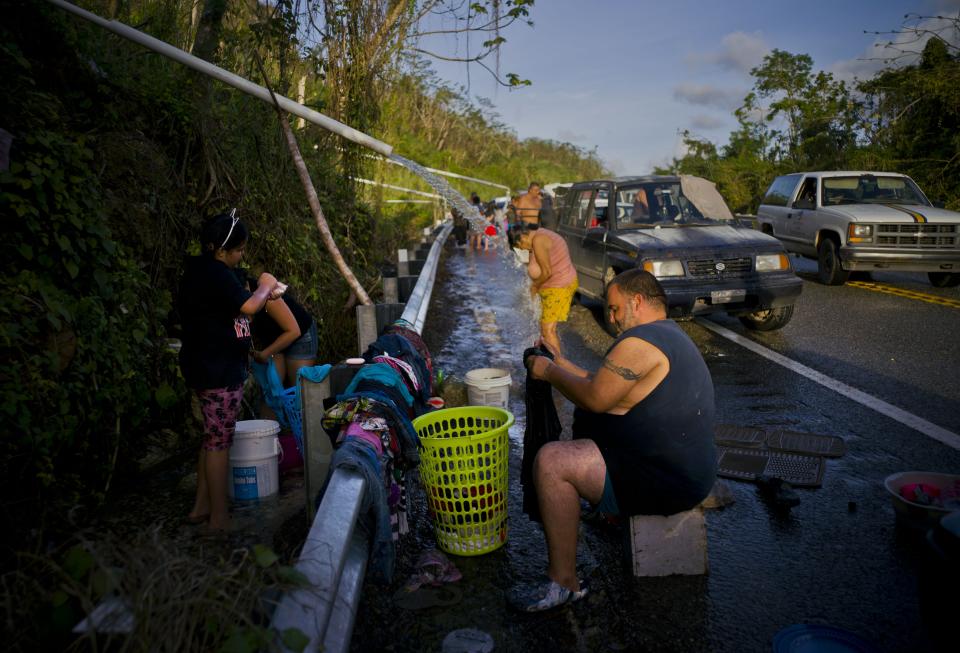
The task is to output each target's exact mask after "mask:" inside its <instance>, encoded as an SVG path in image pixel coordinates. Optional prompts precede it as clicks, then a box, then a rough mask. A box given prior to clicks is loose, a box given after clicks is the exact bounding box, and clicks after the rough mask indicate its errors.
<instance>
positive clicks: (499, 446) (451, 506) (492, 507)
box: [413, 406, 513, 556]
mask: <svg viewBox="0 0 960 653" xmlns="http://www.w3.org/2000/svg"><path fill="white" fill-rule="evenodd" d="M512 425H513V415H512V414H511V413H510V412H509V411H506V410H503V409H502V408H494V407H491V406H465V407H462V408H447V409H445V410H437V411H433V412H431V413H427V414H425V415H421V416H420V417H418V418H416V419H415V420H413V427H414V428H415V429H416V430H417V434H418V435H419V436H420V480H421V481H422V482H423V487H424V491H425V492H426V494H427V509H428V510H429V512H430V513H431V515H433V520H434V521H433V523H434V532H435V534H436V537H437V545H438V546H439V547H440V548H441V549H443V550H444V551H446V552H447V553H452V554H454V555H461V556H476V555H482V554H484V553H489V552H490V551H493V550H495V549H498V548H499V547H501V546H503V543H504V542H506V541H507V482H508V480H509V472H508V465H507V461H508V454H509V449H510V448H509V445H508V436H507V432H508V431H509V429H510V427H511V426H512Z"/></svg>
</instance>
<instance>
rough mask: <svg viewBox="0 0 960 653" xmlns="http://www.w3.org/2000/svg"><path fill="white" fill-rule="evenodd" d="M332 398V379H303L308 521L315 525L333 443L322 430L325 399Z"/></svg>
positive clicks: (304, 469)
mask: <svg viewBox="0 0 960 653" xmlns="http://www.w3.org/2000/svg"><path fill="white" fill-rule="evenodd" d="M329 396H330V376H329V375H328V376H327V378H325V379H324V380H323V381H321V382H320V383H314V382H313V381H308V380H307V379H304V378H301V379H300V404H301V406H300V410H301V411H302V415H303V475H304V479H303V487H304V490H305V491H306V493H307V521H308V522H309V523H313V517H314V514H315V513H316V511H317V506H316V501H315V499H316V497H317V492H319V491H320V488H321V487H323V483H324V481H326V480H327V472H328V471H329V469H330V457H331V456H332V455H333V444H332V443H331V442H330V436H329V435H327V432H326V431H325V430H324V428H323V423H322V422H323V400H324V399H326V398H327V397H329Z"/></svg>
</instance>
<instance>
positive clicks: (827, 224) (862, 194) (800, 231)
mask: <svg viewBox="0 0 960 653" xmlns="http://www.w3.org/2000/svg"><path fill="white" fill-rule="evenodd" d="M757 223H758V224H757V228H758V229H760V230H761V231H763V232H765V233H768V234H771V235H773V236H775V237H776V238H779V239H780V241H781V242H782V243H783V246H784V247H785V248H786V250H787V251H788V252H794V253H797V254H800V255H802V256H806V257H809V258H815V259H816V260H817V275H818V277H819V279H820V281H821V282H823V283H825V284H828V285H834V286H838V285H841V284H843V283H845V282H846V281H847V277H848V276H849V275H850V272H851V271H853V270H866V271H869V270H899V271H907V272H926V273H927V276H928V277H929V279H930V283H931V284H933V285H934V286H937V287H940V288H944V287H952V286H956V285H960V213H957V212H955V211H947V210H946V209H942V208H937V207H935V206H933V204H931V202H930V200H928V199H927V197H926V196H925V195H924V194H923V192H922V191H921V190H920V188H919V187H917V185H916V183H914V181H913V180H912V179H910V178H909V177H907V176H906V175H901V174H897V173H892V172H850V171H836V172H798V173H794V174H789V175H783V176H782V177H777V178H776V179H774V181H773V183H772V184H771V185H770V188H769V189H767V192H766V195H765V196H764V198H763V202H762V203H761V204H760V208H759V209H758V210H757Z"/></svg>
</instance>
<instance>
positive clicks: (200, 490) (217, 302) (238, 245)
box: [179, 209, 283, 530]
mask: <svg viewBox="0 0 960 653" xmlns="http://www.w3.org/2000/svg"><path fill="white" fill-rule="evenodd" d="M235 213H236V209H234V210H233V211H231V212H230V213H229V214H226V213H224V214H220V215H218V216H215V217H214V218H212V219H210V220H208V221H207V222H206V223H205V224H204V225H203V227H202V229H201V231H200V248H201V254H200V255H199V256H194V257H192V258H190V260H189V261H188V262H187V266H186V270H185V271H184V275H183V278H182V279H181V283H180V293H179V307H180V316H181V319H182V322H183V346H182V347H181V349H180V368H181V370H182V371H183V377H184V379H185V380H186V382H187V386H188V387H190V388H191V389H192V390H193V391H194V392H195V393H196V395H197V398H198V400H199V401H200V407H201V412H202V413H203V432H204V438H203V444H202V446H201V449H200V456H199V459H198V462H197V494H196V500H195V501H194V504H193V509H192V510H191V511H190V514H189V515H188V517H187V519H188V521H190V522H192V523H197V524H199V523H202V522H204V521H207V520H209V522H210V529H211V530H226V529H227V528H228V526H229V520H230V518H229V512H228V509H227V467H228V459H227V452H228V450H229V448H230V444H231V442H232V441H233V432H234V428H235V427H236V423H237V417H238V416H239V414H240V404H241V399H242V397H243V382H244V380H245V379H246V376H247V356H248V354H249V351H250V321H249V319H248V318H249V317H250V316H253V315H255V314H256V313H257V312H258V311H259V310H260V309H262V308H263V306H264V304H266V302H267V300H268V299H270V298H271V296H274V297H279V295H280V293H282V288H283V286H281V285H280V284H278V282H277V279H276V278H275V277H274V276H273V275H272V274H270V273H268V272H264V273H263V274H261V275H260V279H259V283H258V286H257V291H256V292H254V293H251V292H250V291H249V290H247V289H246V288H245V287H244V286H243V284H241V283H240V281H239V280H238V279H237V277H236V275H235V274H234V272H233V269H234V268H235V267H236V266H237V264H238V263H239V262H240V260H241V259H242V258H243V251H244V247H245V246H246V244H247V237H248V231H247V228H246V226H245V225H244V224H243V223H242V222H240V220H239V218H237V217H236V215H235Z"/></svg>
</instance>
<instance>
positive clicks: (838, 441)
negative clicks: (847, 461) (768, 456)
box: [767, 430, 847, 458]
mask: <svg viewBox="0 0 960 653" xmlns="http://www.w3.org/2000/svg"><path fill="white" fill-rule="evenodd" d="M767 446H768V447H770V448H771V449H779V450H780V451H792V452H795V453H807V454H816V455H818V456H825V457H827V458H839V457H840V456H842V455H843V454H845V453H847V444H846V442H844V441H843V438H838V437H837V436H835V435H816V434H814V433H798V432H797V431H786V430H777V431H768V432H767Z"/></svg>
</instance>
